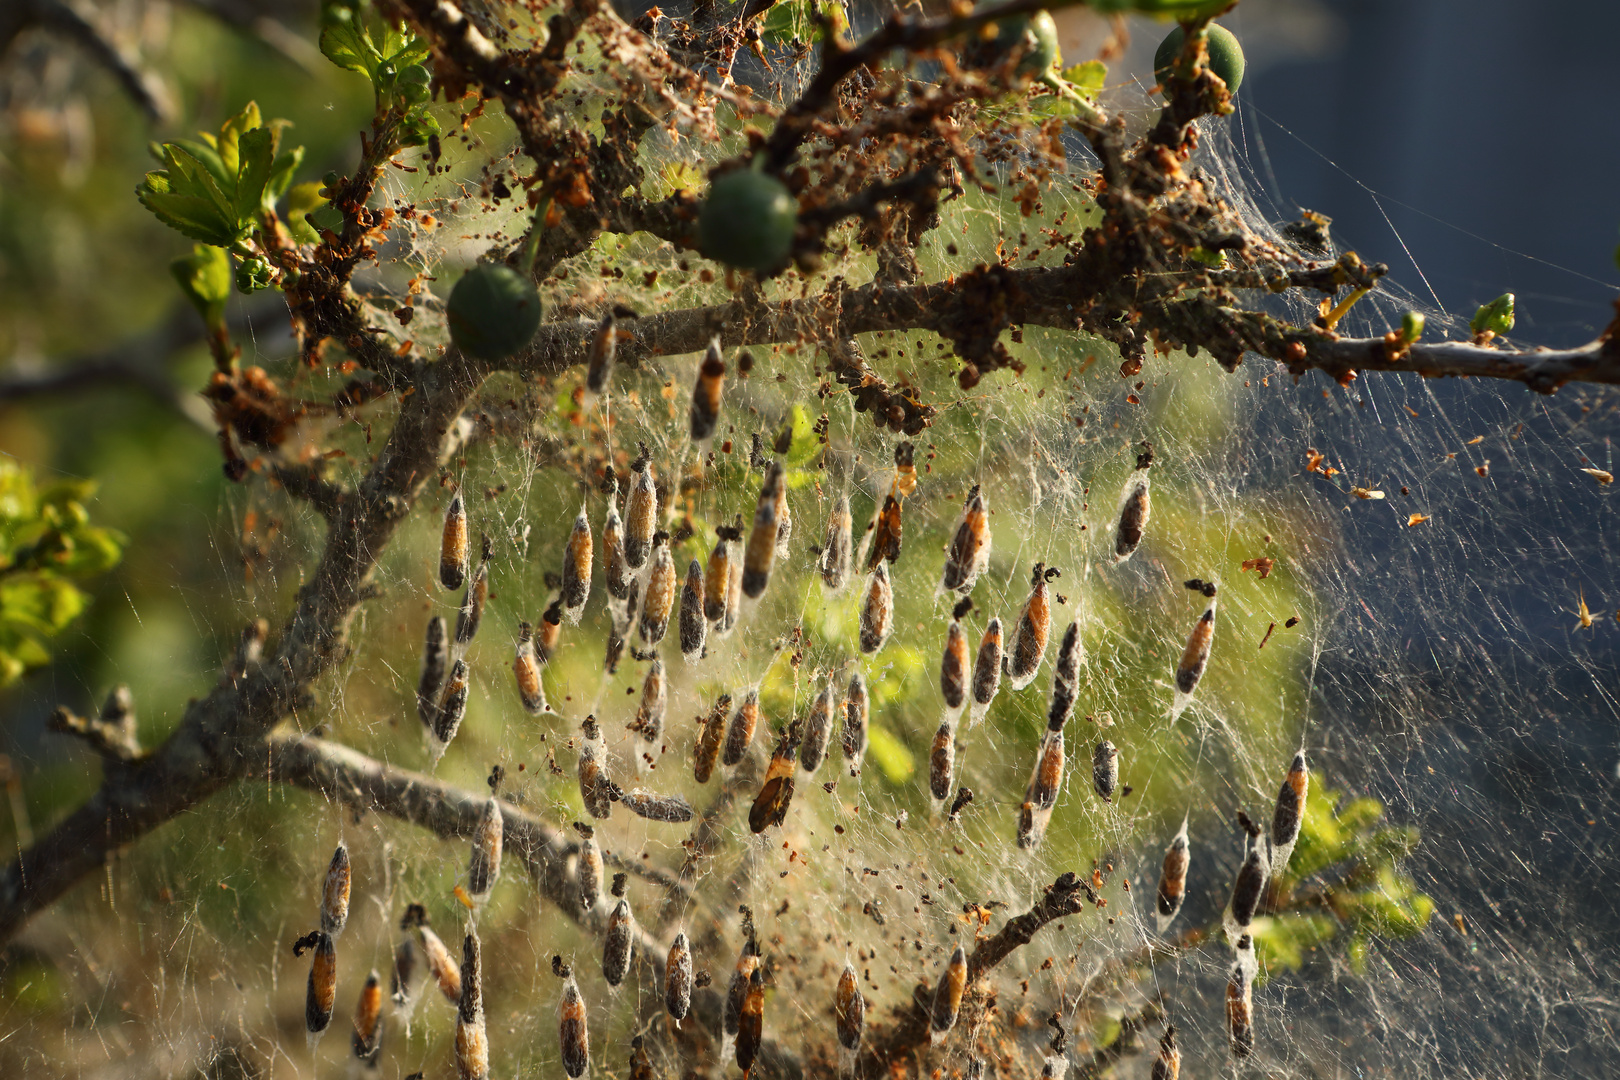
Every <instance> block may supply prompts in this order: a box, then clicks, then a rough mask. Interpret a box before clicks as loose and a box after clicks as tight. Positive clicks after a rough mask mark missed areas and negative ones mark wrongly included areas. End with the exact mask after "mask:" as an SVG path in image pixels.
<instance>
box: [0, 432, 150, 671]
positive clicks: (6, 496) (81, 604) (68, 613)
mask: <svg viewBox="0 0 1620 1080" xmlns="http://www.w3.org/2000/svg"><path fill="white" fill-rule="evenodd" d="M94 491H95V484H94V482H93V481H89V480H63V481H59V482H57V483H55V484H52V485H50V486H48V487H44V488H40V487H37V486H36V485H35V483H34V478H33V476H32V475H31V474H30V473H29V472H28V471H27V470H26V469H24V468H22V467H21V466H19V465H17V464H15V463H13V462H0V686H4V685H7V684H10V683H12V682H15V681H16V680H17V679H18V678H19V677H21V676H22V674H23V673H24V672H26V671H28V670H29V669H30V668H35V667H39V666H41V665H43V664H45V663H47V662H48V661H49V660H50V653H49V652H48V650H47V648H46V643H47V642H48V641H49V640H50V639H51V638H53V637H55V636H56V635H57V634H60V633H61V632H62V631H63V630H64V629H66V628H67V626H68V624H69V623H71V622H72V621H73V620H74V619H76V618H77V617H78V616H79V614H80V613H81V612H83V611H84V609H85V607H86V606H87V605H88V604H89V599H90V598H89V595H88V594H87V593H86V592H84V591H83V590H82V589H81V588H80V587H79V584H78V583H79V581H81V580H83V579H84V578H87V577H90V576H91V575H94V574H99V573H101V572H102V571H104V570H108V569H111V568H112V567H114V566H116V565H118V561H119V559H120V558H121V557H122V556H123V548H124V543H125V541H124V537H123V535H122V534H120V533H119V532H117V531H116V530H113V529H108V528H103V527H100V526H95V525H91V524H90V515H89V513H88V512H87V511H86V510H85V508H84V502H85V500H87V499H88V498H89V497H90V496H91V495H92V494H93V493H94Z"/></svg>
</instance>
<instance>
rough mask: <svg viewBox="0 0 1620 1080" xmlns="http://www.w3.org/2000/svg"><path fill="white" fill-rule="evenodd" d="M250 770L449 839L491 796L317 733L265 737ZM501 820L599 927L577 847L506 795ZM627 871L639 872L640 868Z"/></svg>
mask: <svg viewBox="0 0 1620 1080" xmlns="http://www.w3.org/2000/svg"><path fill="white" fill-rule="evenodd" d="M244 775H245V776H246V777H249V778H255V779H262V780H266V781H271V782H278V783H288V784H292V785H294V786H296V787H301V788H305V789H307V790H310V791H315V792H319V793H320V794H321V795H324V796H325V797H326V798H328V799H331V800H333V801H335V802H341V803H343V804H344V805H345V806H348V807H350V808H352V809H354V810H357V811H360V812H363V813H379V814H386V815H388V816H389V817H394V818H398V819H400V820H401V821H407V822H409V823H411V824H412V825H417V826H420V827H422V828H424V829H427V830H428V831H429V832H431V833H433V834H434V835H435V836H439V837H443V838H444V839H466V838H468V837H471V836H472V834H473V830H474V829H475V828H476V827H477V826H478V822H479V820H480V818H481V817H482V816H483V812H484V805H485V803H486V802H487V801H488V796H487V795H484V794H480V793H474V792H471V791H467V790H465V789H463V788H458V787H455V786H453V785H450V784H446V783H444V782H443V781H442V780H438V779H435V778H434V777H431V776H425V775H423V774H421V773H416V772H411V771H409V770H407V769H398V768H395V767H393V766H391V765H385V764H383V763H382V762H380V761H377V760H376V759H375V758H371V757H367V756H366V755H365V754H362V753H360V752H359V751H357V750H351V749H349V748H348V747H346V746H343V745H341V744H339V743H334V742H329V741H327V740H325V739H320V738H316V737H315V736H313V735H279V734H278V735H272V736H270V737H268V738H266V739H265V740H264V743H263V753H262V755H261V756H260V757H259V760H258V761H257V762H256V763H254V764H252V765H250V766H249V767H248V769H247V770H246V772H245V773H244ZM501 818H502V823H503V831H504V839H505V845H506V849H507V850H508V851H510V852H511V853H513V854H515V855H517V856H518V858H519V859H521V860H522V861H523V865H524V866H525V868H527V870H528V872H529V878H530V880H531V881H532V882H533V884H534V886H535V888H536V889H538V890H539V891H540V893H541V894H542V895H543V896H545V897H546V898H547V899H548V900H550V901H551V902H552V903H554V904H556V905H557V907H558V908H559V909H561V910H562V911H563V912H565V913H567V914H568V915H569V916H571V917H572V918H575V919H578V920H580V921H581V922H583V923H585V924H586V925H587V926H588V927H589V928H590V929H592V930H593V931H600V930H601V929H602V926H601V925H598V924H600V923H603V920H602V919H601V918H600V917H599V916H600V913H599V912H598V913H595V915H596V916H597V917H594V918H593V917H591V916H592V913H588V912H582V911H581V909H580V902H579V897H580V890H579V878H578V876H577V874H575V873H570V872H569V870H568V858H569V856H570V855H571V854H573V853H574V852H576V851H577V850H578V844H577V843H574V842H573V841H571V840H569V839H568V838H567V837H565V836H564V834H563V832H562V831H561V830H560V829H554V828H552V827H551V826H550V825H547V824H546V823H545V822H543V821H541V820H540V819H539V818H537V817H535V816H534V815H533V814H530V813H529V812H528V811H527V810H524V809H523V808H521V807H518V806H515V805H513V804H512V803H511V802H509V801H506V800H502V802H501ZM625 862H629V860H626V861H625ZM615 864H616V865H624V863H620V862H616V863H615ZM626 869H627V870H631V871H633V872H634V871H635V868H634V867H633V866H626ZM636 932H637V935H638V937H637V940H636V952H637V953H638V954H640V956H641V958H642V959H643V960H644V961H646V962H647V963H648V964H650V965H653V966H654V967H655V968H656V969H657V970H658V972H659V973H660V974H661V973H662V971H663V967H664V947H663V946H662V944H660V943H659V942H658V940H657V939H655V938H654V937H652V935H650V934H648V933H647V932H646V931H645V930H642V929H640V928H639V927H638V928H637V931H636Z"/></svg>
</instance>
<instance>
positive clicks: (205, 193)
mask: <svg viewBox="0 0 1620 1080" xmlns="http://www.w3.org/2000/svg"><path fill="white" fill-rule="evenodd" d="M285 126H286V122H285V121H281V120H273V121H271V122H270V123H269V124H265V123H263V120H262V117H261V116H260V114H259V107H258V106H257V105H256V104H254V103H252V102H249V103H248V104H247V105H246V106H245V107H244V108H243V109H242V111H241V112H239V113H237V114H236V115H235V116H233V117H231V118H230V119H229V120H227V121H225V124H224V126H222V127H221V128H220V132H219V135H217V136H214V135H207V134H205V135H203V136H202V138H201V140H193V139H180V140H176V141H174V142H167V143H164V144H163V145H162V147H161V148H160V149H161V155H162V160H163V163H164V165H165V168H163V169H159V170H157V171H155V172H150V173H147V174H146V176H145V178H144V179H143V180H142V181H141V183H140V184H139V185H137V186H136V188H135V194H136V197H137V198H139V199H140V201H141V204H142V205H143V206H145V207H146V208H147V209H148V210H151V211H152V213H154V214H156V215H157V217H158V220H160V221H162V222H163V223H164V224H165V225H168V226H169V227H170V228H173V229H175V230H176V231H178V232H180V233H181V234H182V235H184V236H187V237H190V238H191V239H193V240H198V241H201V242H202V243H204V244H211V245H213V246H215V247H230V246H231V245H232V244H234V243H235V242H237V241H239V240H243V239H246V238H247V237H248V235H250V234H251V233H252V231H253V230H254V229H255V228H256V227H257V226H258V224H259V221H260V218H261V216H262V215H263V214H265V213H268V212H271V211H272V210H273V209H274V207H275V201H276V199H277V197H279V196H280V195H281V193H282V192H283V191H285V190H286V188H287V186H288V185H289V184H290V183H291V182H292V176H293V172H294V171H295V170H296V169H297V168H298V165H299V164H300V163H301V162H302V161H303V149H302V148H297V149H293V150H289V151H287V152H286V153H283V154H280V155H278V154H277V152H276V151H277V145H278V143H279V141H280V131H281V128H283V127H285Z"/></svg>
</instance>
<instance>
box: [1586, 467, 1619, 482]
mask: <svg viewBox="0 0 1620 1080" xmlns="http://www.w3.org/2000/svg"><path fill="white" fill-rule="evenodd" d="M1581 472H1583V473H1585V474H1586V475H1587V476H1590V477H1591V478H1592V479H1594V480H1596V481H1597V482H1598V483H1600V484H1612V483H1614V473H1612V472H1605V471H1604V470H1602V469H1582V470H1581Z"/></svg>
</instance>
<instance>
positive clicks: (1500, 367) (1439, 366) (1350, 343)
mask: <svg viewBox="0 0 1620 1080" xmlns="http://www.w3.org/2000/svg"><path fill="white" fill-rule="evenodd" d="M1304 349H1305V358H1304V360H1303V361H1292V360H1288V361H1284V362H1285V363H1287V364H1288V365H1289V367H1290V368H1294V369H1296V370H1302V369H1303V368H1305V367H1313V368H1320V369H1321V370H1323V371H1326V372H1328V373H1329V374H1330V375H1334V376H1335V377H1343V376H1344V375H1345V374H1346V373H1348V372H1355V371H1409V372H1412V373H1414V374H1417V375H1422V376H1423V377H1424V378H1429V379H1437V378H1442V377H1445V376H1448V375H1452V376H1456V377H1457V378H1460V379H1466V378H1487V379H1508V380H1511V381H1513V382H1522V383H1524V384H1525V386H1527V387H1529V388H1530V389H1531V390H1534V391H1535V392H1536V393H1538V394H1551V393H1553V392H1554V391H1556V390H1557V389H1558V388H1559V387H1560V386H1563V385H1564V384H1565V383H1570V382H1588V383H1602V384H1605V385H1609V386H1614V385H1617V384H1620V340H1617V339H1615V338H1608V339H1599V340H1597V341H1594V342H1591V343H1590V344H1587V345H1582V346H1581V347H1580V348H1578V349H1493V348H1490V347H1489V346H1483V345H1475V344H1473V343H1471V342H1467V341H1437V342H1433V343H1424V342H1420V343H1418V344H1416V345H1413V346H1411V347H1410V348H1409V349H1408V350H1407V351H1406V352H1405V353H1403V354H1394V353H1393V351H1392V350H1391V349H1390V348H1389V347H1388V346H1386V344H1385V343H1384V341H1383V339H1381V338H1339V339H1337V340H1328V339H1325V338H1318V339H1315V340H1312V341H1308V342H1306V343H1305V344H1304Z"/></svg>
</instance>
